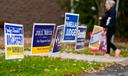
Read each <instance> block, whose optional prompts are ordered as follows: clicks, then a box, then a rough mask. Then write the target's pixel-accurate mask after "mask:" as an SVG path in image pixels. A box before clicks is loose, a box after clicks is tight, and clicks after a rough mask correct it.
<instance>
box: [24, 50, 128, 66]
mask: <svg viewBox="0 0 128 76" xmlns="http://www.w3.org/2000/svg"><path fill="white" fill-rule="evenodd" d="M25 55H27V56H48V57H59V58H62V59H76V60H84V61H96V62H116V63H120V64H122V65H127V64H128V57H126V58H123V57H120V58H115V57H110V58H107V57H104V56H97V55H85V54H74V53H54V54H53V53H51V54H42V55H31V53H30V52H28V51H25Z"/></svg>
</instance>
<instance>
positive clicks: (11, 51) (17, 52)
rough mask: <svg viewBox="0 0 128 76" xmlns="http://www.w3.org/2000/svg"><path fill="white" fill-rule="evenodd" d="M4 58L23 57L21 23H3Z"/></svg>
mask: <svg viewBox="0 0 128 76" xmlns="http://www.w3.org/2000/svg"><path fill="white" fill-rule="evenodd" d="M4 37H5V59H16V58H23V57H24V28H23V25H21V24H12V23H5V24H4Z"/></svg>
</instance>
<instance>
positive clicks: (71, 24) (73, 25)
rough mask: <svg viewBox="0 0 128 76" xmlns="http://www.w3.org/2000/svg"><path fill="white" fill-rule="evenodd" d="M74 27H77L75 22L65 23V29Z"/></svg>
mask: <svg viewBox="0 0 128 76" xmlns="http://www.w3.org/2000/svg"><path fill="white" fill-rule="evenodd" d="M76 26H77V23H76V22H71V21H67V22H66V27H76Z"/></svg>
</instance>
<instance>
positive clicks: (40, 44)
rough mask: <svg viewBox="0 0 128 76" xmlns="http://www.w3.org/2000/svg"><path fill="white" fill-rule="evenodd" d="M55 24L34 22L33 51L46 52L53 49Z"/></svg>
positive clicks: (34, 52)
mask: <svg viewBox="0 0 128 76" xmlns="http://www.w3.org/2000/svg"><path fill="white" fill-rule="evenodd" d="M54 28H55V24H51V23H34V27H33V38H32V46H31V53H32V54H35V55H37V54H44V53H49V52H50V51H51V43H52V39H53V34H54Z"/></svg>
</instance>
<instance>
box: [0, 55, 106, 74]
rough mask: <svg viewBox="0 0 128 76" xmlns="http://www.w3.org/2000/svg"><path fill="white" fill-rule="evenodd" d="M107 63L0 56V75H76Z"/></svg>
mask: <svg viewBox="0 0 128 76" xmlns="http://www.w3.org/2000/svg"><path fill="white" fill-rule="evenodd" d="M107 65H109V63H98V62H85V61H77V60H71V59H65V60H64V59H60V58H48V57H38V56H35V57H30V56H29V57H25V58H24V59H23V60H5V59H4V56H0V69H1V70H0V76H78V75H79V74H81V73H82V72H88V71H91V72H92V71H94V70H99V69H100V68H102V67H106V66H107Z"/></svg>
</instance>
